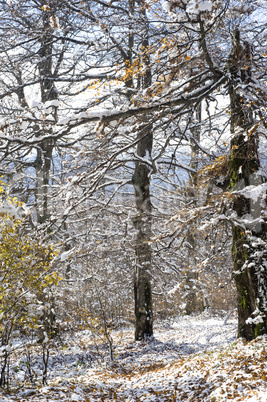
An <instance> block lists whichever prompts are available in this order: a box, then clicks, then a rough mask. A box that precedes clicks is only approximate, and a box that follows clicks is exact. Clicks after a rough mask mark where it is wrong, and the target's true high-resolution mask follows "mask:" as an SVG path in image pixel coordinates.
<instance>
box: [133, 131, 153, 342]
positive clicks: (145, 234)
mask: <svg viewBox="0 0 267 402" xmlns="http://www.w3.org/2000/svg"><path fill="white" fill-rule="evenodd" d="M147 130H148V133H147V134H146V136H145V137H143V138H142V139H141V140H140V141H139V143H138V146H137V155H138V156H140V157H143V158H144V157H145V156H146V155H149V154H150V155H151V150H152V130H151V127H148V128H147ZM140 135H142V136H143V135H144V134H143V130H142V131H141V134H140ZM149 175H150V169H149V167H148V166H147V165H146V164H145V163H143V162H139V161H138V162H136V164H135V172H134V175H133V184H134V189H135V201H136V210H137V215H136V219H135V228H136V230H137V235H136V245H135V256H136V266H135V278H134V295H135V318H136V325H135V339H136V340H141V339H143V338H145V337H146V336H151V335H153V313H152V292H151V280H150V276H151V273H150V269H151V265H152V252H151V246H150V244H149V241H150V239H151V226H152V216H151V209H152V208H151V207H152V206H151V201H150V177H149Z"/></svg>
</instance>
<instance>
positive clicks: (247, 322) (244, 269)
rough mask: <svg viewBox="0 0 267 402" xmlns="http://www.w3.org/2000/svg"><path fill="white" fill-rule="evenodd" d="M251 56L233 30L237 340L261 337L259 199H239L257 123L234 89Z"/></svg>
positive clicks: (265, 278)
mask: <svg viewBox="0 0 267 402" xmlns="http://www.w3.org/2000/svg"><path fill="white" fill-rule="evenodd" d="M250 64H251V56H250V50H249V46H248V44H247V43H245V45H244V47H243V46H242V45H241V43H240V35H239V31H238V30H236V31H235V34H234V42H233V49H232V52H231V55H230V58H229V66H228V68H229V70H230V73H231V82H230V87H229V94H230V101H231V132H232V134H233V137H232V141H231V151H230V158H229V180H230V186H229V187H230V190H232V191H235V194H234V201H233V210H234V211H235V213H236V216H237V221H238V223H235V224H234V226H233V246H232V258H233V264H234V271H233V276H234V279H235V283H236V288H237V302H238V335H239V336H242V337H244V338H246V339H247V340H251V339H254V338H255V337H257V336H258V335H261V334H266V333H267V317H266V313H267V250H266V222H265V221H264V217H263V214H262V210H263V208H264V207H265V206H266V198H265V196H266V194H264V197H263V199H259V200H258V201H252V200H251V199H249V198H246V197H245V196H244V190H245V189H246V188H247V187H248V186H251V185H253V186H256V185H260V184H261V183H262V182H263V177H262V176H261V175H260V172H259V167H260V161H259V157H258V132H257V127H258V126H257V124H255V122H254V121H253V119H252V113H251V111H250V108H249V106H247V105H248V103H249V102H247V100H246V98H245V96H244V95H242V96H241V94H240V93H239V91H238V86H239V85H240V84H243V85H244V84H249V82H250V75H251V72H250Z"/></svg>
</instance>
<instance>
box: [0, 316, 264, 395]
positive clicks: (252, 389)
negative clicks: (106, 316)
mask: <svg viewBox="0 0 267 402" xmlns="http://www.w3.org/2000/svg"><path fill="white" fill-rule="evenodd" d="M236 330H237V321H236V319H234V318H230V319H228V320H226V319H223V318H220V317H207V316H198V317H188V316H187V317H177V319H175V320H173V321H172V322H170V323H167V322H161V323H156V324H155V330H154V338H153V339H152V340H147V341H144V342H134V341H133V337H134V330H133V328H123V329H120V330H116V331H114V332H113V333H112V337H113V348H114V360H113V361H110V359H109V352H108V350H107V345H105V344H103V343H101V341H100V340H93V339H92V336H91V333H90V332H89V331H81V332H78V333H76V334H72V335H70V334H66V336H65V338H64V339H63V344H60V345H58V346H57V347H56V348H54V349H52V350H51V353H50V358H49V368H48V385H46V386H42V385H41V384H38V381H37V382H36V384H35V385H32V384H31V383H30V382H28V383H26V385H25V379H27V375H28V374H27V367H28V366H27V364H26V365H25V363H23V359H22V357H19V355H17V361H15V360H14V362H13V369H12V367H11V368H10V370H11V371H10V376H11V384H15V383H14V380H15V379H16V387H10V389H9V390H8V391H7V390H3V389H1V392H0V402H4V401H5V402H6V401H9V402H12V401H20V402H22V401H34V402H35V401H36V402H37V401H38V402H42V401H47V402H53V401H64V402H69V401H70V402H71V401H85V402H86V401H88V402H89V401H149V402H150V401H151V402H152V401H158V402H163V401H194V402H195V401H200V402H205V401H207V402H208V401H228V400H234V401H266V400H267V350H266V347H267V337H259V338H257V339H256V340H254V341H252V342H245V341H244V340H242V339H238V340H237V339H236ZM32 365H33V367H32V373H34V375H40V373H41V371H42V358H41V356H39V357H37V355H36V356H35V358H34V356H33V357H32ZM14 367H16V370H15V369H14ZM12 370H13V371H14V373H13V374H12ZM12 376H13V377H12Z"/></svg>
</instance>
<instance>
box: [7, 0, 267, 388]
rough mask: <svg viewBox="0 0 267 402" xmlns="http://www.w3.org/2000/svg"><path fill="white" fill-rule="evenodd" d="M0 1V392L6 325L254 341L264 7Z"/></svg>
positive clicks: (46, 340)
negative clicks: (168, 329)
mask: <svg viewBox="0 0 267 402" xmlns="http://www.w3.org/2000/svg"><path fill="white" fill-rule="evenodd" d="M0 4H1V11H0V13H1V26H0V54H1V56H0V68H1V79H0V99H1V104H0V115H1V133H0V156H1V175H2V183H1V197H2V201H1V211H0V212H1V216H2V222H1V238H0V242H1V248H0V254H1V261H2V265H1V287H2V289H1V292H2V296H1V342H2V343H1V348H2V349H1V350H2V360H3V365H2V374H1V385H4V384H5V382H6V381H7V368H8V359H9V358H10V355H11V350H12V347H11V345H12V339H13V337H14V336H17V333H18V332H17V331H20V332H21V333H23V334H24V335H25V334H26V335H27V336H37V338H38V342H40V344H42V345H43V353H44V362H46V357H47V359H48V356H49V344H50V341H51V340H52V339H54V337H55V336H56V335H57V334H58V333H61V332H64V331H66V330H67V331H69V330H70V329H75V328H76V329H77V328H91V329H92V330H97V329H98V328H101V329H102V331H103V333H104V336H105V338H106V340H107V343H108V344H109V346H110V353H111V355H112V339H111V336H110V328H114V327H119V326H121V325H125V324H126V325H127V324H128V323H129V322H134V323H135V339H136V340H142V339H144V338H146V337H151V336H152V335H153V321H154V320H157V319H160V318H164V319H169V320H171V317H173V316H176V315H177V314H192V313H197V312H201V311H203V310H205V309H206V310H210V311H212V312H219V311H222V310H224V311H227V312H229V313H231V314H232V312H233V311H234V310H235V309H236V308H237V310H238V333H239V336H243V337H245V338H246V339H247V340H251V339H253V338H255V337H257V336H258V335H261V334H266V332H267V318H266V309H267V301H266V298H267V275H266V269H267V262H266V187H267V186H266V180H265V177H266V120H265V113H266V88H265V84H266V5H265V2H264V1H261V0H257V1H250V0H244V1H241V0H239V1H238V0H237V1H232V0H226V1H224V0H213V1H210V0H192V1H187V0H184V1H165V2H163V1H153V0H149V1H148V0H147V1H145V0H125V1H124V0H121V1H115V0H114V1H109V2H108V1H101V0H99V1H74V0H70V1H64V0H49V1H48V0H47V1H44V0H32V1H26V0H21V1H16V0H8V1H0ZM264 49H265V50H264ZM236 294H237V296H236ZM236 299H237V301H236ZM45 356H46V357H45ZM46 368H47V367H46ZM43 378H44V382H45V381H46V369H44V376H43Z"/></svg>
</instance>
